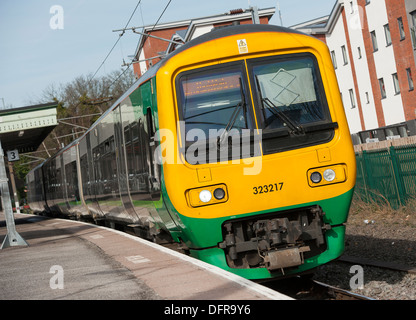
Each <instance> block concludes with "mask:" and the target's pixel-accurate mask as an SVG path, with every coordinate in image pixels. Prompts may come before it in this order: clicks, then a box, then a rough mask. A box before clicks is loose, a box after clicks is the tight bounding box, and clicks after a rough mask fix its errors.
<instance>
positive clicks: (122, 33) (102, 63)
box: [90, 0, 142, 81]
mask: <svg viewBox="0 0 416 320" xmlns="http://www.w3.org/2000/svg"><path fill="white" fill-rule="evenodd" d="M141 2H142V0H139V2H138V3H137V4H136V7H135V8H134V10H133V12H132V14H131V15H130V18H129V20H128V21H127V23H126V26H125V27H124V29H126V28H127V27H128V25H129V23H130V21H131V19H132V18H133V16H134V14H135V13H136V10H137V8H138V7H139V5H140V3H141ZM123 35H124V30H123V31H122V32H121V33H120V34H119V36H118V38H117V40H116V42H115V43H114V45H113V47H112V48H111V49H110V51H109V52H108V54H107V56H106V57H105V58H104V60H103V62H101V64H100V66H99V67H98V68H97V70H96V71H95V72H94V74H93V76H92V77H91V79H90V81H92V79H94V77H95V76H96V75H97V73H98V71H99V70H100V69H101V68H102V66H103V65H104V63H105V62H106V61H107V59H108V57H109V56H110V54H111V53H112V52H113V50H114V48H115V47H116V46H117V44H118V43H119V41H120V39H121V37H122V36H123Z"/></svg>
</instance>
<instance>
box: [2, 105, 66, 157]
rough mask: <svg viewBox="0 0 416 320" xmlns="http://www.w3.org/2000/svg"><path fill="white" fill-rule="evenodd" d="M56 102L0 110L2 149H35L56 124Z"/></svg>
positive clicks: (31, 150) (25, 150)
mask: <svg viewBox="0 0 416 320" xmlns="http://www.w3.org/2000/svg"><path fill="white" fill-rule="evenodd" d="M56 107H57V104H56V103H47V104H39V105H33V106H27V107H22V108H14V109H6V110H0V141H1V145H2V147H3V150H4V151H8V150H18V152H19V153H26V152H33V151H36V150H37V148H38V147H39V146H40V144H41V143H42V142H43V140H44V139H45V138H46V137H47V135H48V134H49V133H51V131H52V130H53V129H54V128H55V127H56V126H57V125H58V121H57V118H56V116H57V112H56Z"/></svg>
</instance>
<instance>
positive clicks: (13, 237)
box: [0, 140, 28, 249]
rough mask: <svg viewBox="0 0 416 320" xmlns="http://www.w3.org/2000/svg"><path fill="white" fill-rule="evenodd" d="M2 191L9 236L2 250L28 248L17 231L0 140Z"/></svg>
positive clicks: (0, 186)
mask: <svg viewBox="0 0 416 320" xmlns="http://www.w3.org/2000/svg"><path fill="white" fill-rule="evenodd" d="M0 191H1V201H2V204H3V210H4V215H5V217H6V226H7V234H6V237H5V238H4V240H3V243H2V245H1V248H0V249H4V248H7V247H13V246H27V245H28V244H27V242H26V241H25V240H24V239H23V238H22V237H21V235H20V234H19V233H18V232H17V231H16V225H15V223H14V217H13V208H12V202H11V200H10V192H9V184H8V179H7V174H6V166H5V163H4V152H3V147H2V146H1V140H0Z"/></svg>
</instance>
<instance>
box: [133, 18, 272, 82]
mask: <svg viewBox="0 0 416 320" xmlns="http://www.w3.org/2000/svg"><path fill="white" fill-rule="evenodd" d="M252 23H253V22H252V20H251V18H250V19H246V20H240V24H252ZM260 23H261V24H268V23H269V19H268V18H267V17H260ZM231 24H232V22H231V21H230V22H224V23H217V24H214V27H220V26H226V25H231ZM187 28H188V26H184V27H178V28H171V29H164V30H156V31H153V32H151V33H150V34H151V35H153V36H156V37H160V38H164V39H168V40H170V39H171V38H172V36H173V35H174V34H175V33H176V32H177V31H179V30H186V29H187ZM168 46H169V42H167V41H162V40H159V39H154V38H147V40H146V41H145V43H144V46H143V50H144V55H145V57H146V59H148V58H151V57H155V56H158V55H159V54H158V52H165V51H166V49H167V48H168ZM160 60H161V59H160V58H156V59H152V60H151V61H152V63H153V64H156V63H157V62H158V61H160ZM146 65H147V69H149V68H150V61H146ZM133 71H134V73H135V74H136V75H137V76H141V74H142V72H141V70H140V64H139V63H134V64H133Z"/></svg>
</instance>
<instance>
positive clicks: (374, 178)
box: [355, 145, 416, 209]
mask: <svg viewBox="0 0 416 320" xmlns="http://www.w3.org/2000/svg"><path fill="white" fill-rule="evenodd" d="M356 159H357V183H356V188H355V192H356V194H357V195H359V196H360V198H361V199H363V200H364V201H367V202H370V201H375V202H378V203H383V202H384V203H386V202H388V203H389V204H390V206H391V207H392V208H394V209H397V208H398V207H400V206H402V205H406V202H407V201H408V200H409V199H411V198H416V145H408V146H396V147H394V146H391V147H389V148H387V149H384V150H376V151H362V152H360V153H357V154H356Z"/></svg>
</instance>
